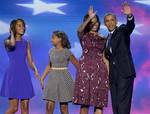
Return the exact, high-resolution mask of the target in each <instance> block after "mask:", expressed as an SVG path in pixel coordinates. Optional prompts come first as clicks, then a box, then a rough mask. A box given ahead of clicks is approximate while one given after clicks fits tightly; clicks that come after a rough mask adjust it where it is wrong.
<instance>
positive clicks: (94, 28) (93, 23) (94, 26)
mask: <svg viewBox="0 0 150 114" xmlns="http://www.w3.org/2000/svg"><path fill="white" fill-rule="evenodd" d="M99 26H100V25H99V22H98V21H97V18H96V17H94V18H93V19H92V20H91V27H90V28H91V31H93V32H97V31H98V28H99Z"/></svg>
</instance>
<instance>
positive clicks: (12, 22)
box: [5, 19, 26, 51]
mask: <svg viewBox="0 0 150 114" xmlns="http://www.w3.org/2000/svg"><path fill="white" fill-rule="evenodd" d="M17 21H21V22H22V23H23V26H24V33H25V30H26V28H25V26H26V24H25V21H24V20H23V19H14V20H12V21H11V23H10V30H12V32H13V33H14V37H15V38H16V34H17V32H16V23H17ZM22 35H24V34H22ZM10 38H11V35H9V36H8V38H7V39H8V40H10ZM7 39H6V40H7ZM5 47H6V48H7V50H8V51H14V50H15V46H8V45H5Z"/></svg>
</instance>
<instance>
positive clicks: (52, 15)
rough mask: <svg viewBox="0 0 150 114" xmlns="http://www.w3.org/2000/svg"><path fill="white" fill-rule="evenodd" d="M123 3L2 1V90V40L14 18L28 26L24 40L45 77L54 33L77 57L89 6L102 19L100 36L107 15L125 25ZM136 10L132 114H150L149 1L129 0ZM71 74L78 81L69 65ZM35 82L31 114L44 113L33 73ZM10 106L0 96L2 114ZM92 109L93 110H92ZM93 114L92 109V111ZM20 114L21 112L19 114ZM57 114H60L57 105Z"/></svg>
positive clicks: (73, 112)
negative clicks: (63, 35) (61, 34)
mask: <svg viewBox="0 0 150 114" xmlns="http://www.w3.org/2000/svg"><path fill="white" fill-rule="evenodd" d="M123 1H124V0H41V1H40V0H1V1H0V87H1V82H2V79H3V76H4V73H5V69H6V67H7V64H8V57H7V54H6V51H5V48H4V44H3V41H4V39H5V38H7V36H8V30H9V23H10V21H11V20H12V19H14V18H23V19H24V20H25V21H26V24H27V31H26V34H25V38H26V39H28V40H30V42H31V45H32V54H33V58H34V61H35V63H36V65H37V66H38V69H39V72H40V74H41V75H42V73H43V71H44V69H45V66H46V65H47V63H48V50H49V49H50V48H51V47H52V44H51V42H50V40H51V34H52V32H53V31H54V30H63V31H65V32H66V33H67V34H68V36H69V39H70V41H71V45H72V49H71V50H72V52H73V53H74V54H75V56H76V57H77V58H79V57H80V55H81V53H82V50H81V46H80V43H79V40H78V37H77V34H76V31H77V28H78V26H79V24H80V23H81V22H82V19H83V16H84V15H85V14H86V12H87V10H88V7H89V6H90V5H93V6H94V8H95V10H97V11H98V15H99V17H100V20H101V23H102V25H101V31H100V33H101V34H103V35H104V36H106V35H107V29H106V28H105V26H104V25H103V17H104V14H105V13H106V12H113V13H115V14H116V15H117V17H118V21H119V23H118V24H121V23H125V22H126V17H125V16H124V15H123V14H122V13H121V3H122V2H123ZM127 1H128V2H129V3H130V5H131V6H132V8H133V12H134V15H135V19H136V28H135V30H134V32H133V34H132V39H131V44H132V46H131V49H132V52H133V58H134V62H135V66H136V71H137V78H136V81H135V86H134V95H133V105H132V114H150V109H149V105H150V70H149V69H150V59H149V57H150V40H149V39H150V38H149V37H150V32H149V31H150V27H149V25H150V13H149V12H150V0H127ZM69 70H70V73H71V74H72V76H73V78H75V68H74V67H73V66H72V65H70V66H69ZM31 74H32V82H33V85H34V89H35V92H36V96H35V97H34V98H33V99H32V100H31V102H30V113H31V114H45V102H44V101H43V100H42V96H43V92H42V90H41V88H40V84H39V82H38V81H37V80H36V79H35V77H34V75H33V73H32V71H31ZM7 106H8V100H7V98H2V97H0V114H4V111H5V110H6V108H7ZM69 109H70V114H77V113H78V112H79V107H78V106H75V105H72V104H70V107H69ZM91 109H92V108H91ZM104 111H105V114H111V113H112V111H111V102H110V98H109V106H108V108H105V109H104ZM91 113H92V110H91ZM17 114H19V112H18V113H17ZM55 114H59V105H58V104H56V109H55Z"/></svg>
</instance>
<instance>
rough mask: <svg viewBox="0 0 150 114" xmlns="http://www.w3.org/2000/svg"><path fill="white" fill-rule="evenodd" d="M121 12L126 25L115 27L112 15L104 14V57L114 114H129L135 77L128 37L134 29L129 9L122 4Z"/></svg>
mask: <svg viewBox="0 0 150 114" xmlns="http://www.w3.org/2000/svg"><path fill="white" fill-rule="evenodd" d="M122 9H123V10H122V12H123V13H124V14H125V15H127V23H126V24H122V25H121V26H119V27H117V18H116V16H115V15H114V14H111V13H109V14H106V15H105V18H104V21H105V25H106V27H107V28H108V30H109V35H108V40H107V43H106V51H105V55H106V57H107V58H108V60H109V74H110V76H109V77H110V92H111V98H112V107H113V113H114V114H130V109H131V101H132V93H133V83H134V78H135V77H136V72H135V68H134V63H133V60H132V54H131V50H130V35H131V33H132V32H133V30H134V28H135V23H134V16H133V14H132V12H131V7H130V6H129V5H128V4H127V3H124V4H123V7H122Z"/></svg>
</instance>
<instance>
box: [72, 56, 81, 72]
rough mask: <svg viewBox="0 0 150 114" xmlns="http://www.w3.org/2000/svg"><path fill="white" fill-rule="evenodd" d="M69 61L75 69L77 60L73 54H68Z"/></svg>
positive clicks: (77, 64)
mask: <svg viewBox="0 0 150 114" xmlns="http://www.w3.org/2000/svg"><path fill="white" fill-rule="evenodd" d="M70 61H71V63H72V64H73V65H74V66H75V67H76V69H77V68H78V67H79V62H78V60H77V59H76V57H75V56H74V55H71V56H70Z"/></svg>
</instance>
